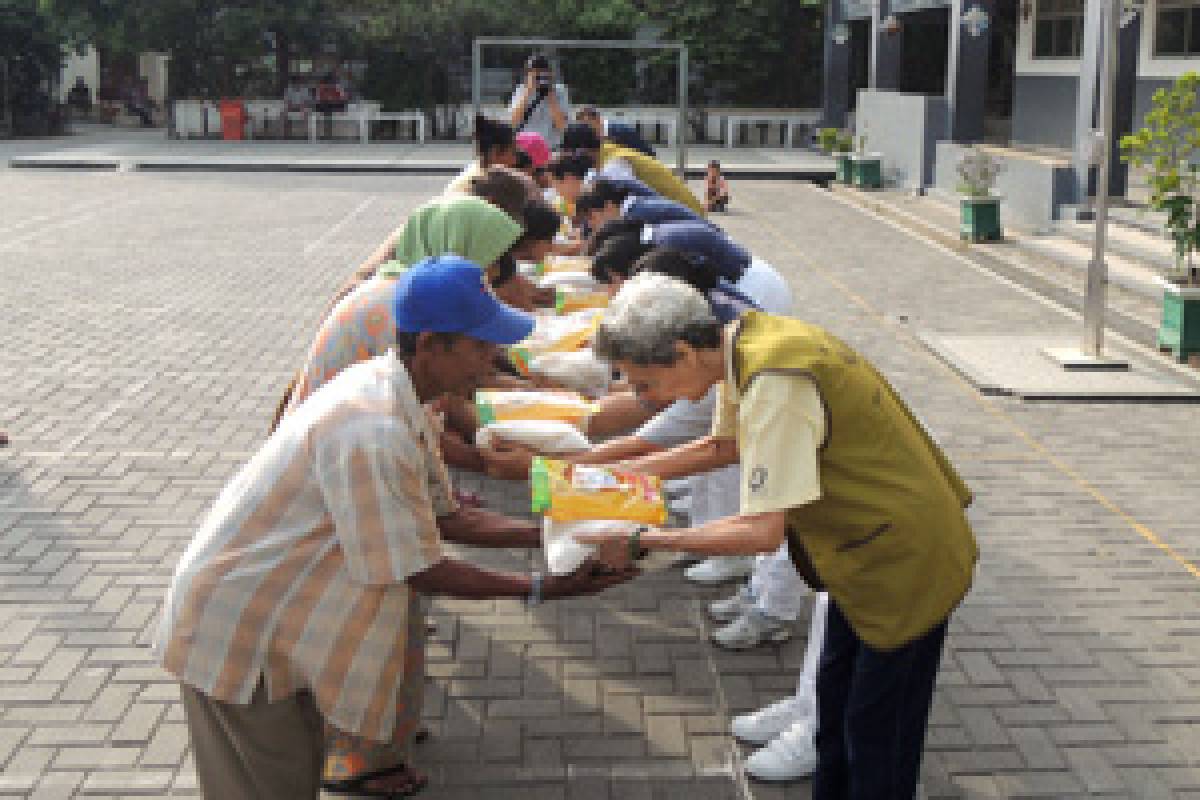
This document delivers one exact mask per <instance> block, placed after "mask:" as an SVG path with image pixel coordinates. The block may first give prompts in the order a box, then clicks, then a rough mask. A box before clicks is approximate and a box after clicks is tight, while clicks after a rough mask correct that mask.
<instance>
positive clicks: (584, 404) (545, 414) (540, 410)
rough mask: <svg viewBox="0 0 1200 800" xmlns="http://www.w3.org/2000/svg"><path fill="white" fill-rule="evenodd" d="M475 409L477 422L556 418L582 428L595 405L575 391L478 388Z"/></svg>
mask: <svg viewBox="0 0 1200 800" xmlns="http://www.w3.org/2000/svg"><path fill="white" fill-rule="evenodd" d="M475 411H476V413H477V414H478V416H479V424H480V425H490V424H491V423H493V422H498V421H507V420H516V419H536V420H557V421H559V422H566V423H569V424H571V425H574V426H575V427H576V428H579V429H581V430H582V429H583V428H584V427H585V426H586V425H587V418H588V417H589V416H591V415H592V414H593V413H595V411H596V407H595V406H594V405H592V404H591V403H589V402H588V401H587V400H586V399H585V398H584V397H583V396H582V395H580V394H577V393H575V392H559V391H549V390H547V391H535V392H525V391H509V390H503V389H480V390H479V391H477V392H476V393H475Z"/></svg>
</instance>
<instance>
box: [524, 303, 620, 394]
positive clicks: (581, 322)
mask: <svg viewBox="0 0 1200 800" xmlns="http://www.w3.org/2000/svg"><path fill="white" fill-rule="evenodd" d="M603 315H604V312H603V311H600V310H598V309H589V310H587V311H577V312H575V313H574V314H567V315H565V316H561V317H558V316H552V315H538V317H537V319H536V327H534V329H533V333H532V334H530V335H529V337H528V338H526V339H525V340H524V341H523V342H520V343H519V344H517V345H515V346H514V347H510V348H509V350H508V354H509V360H510V361H511V362H512V363H513V366H515V367H516V368H517V371H518V372H520V373H521V374H522V375H524V376H525V377H527V378H528V377H529V375H530V374H531V373H530V371H529V365H530V363H531V362H532V361H533V359H535V358H537V357H538V356H541V355H544V354H546V353H567V352H571V351H573V350H579V349H580V348H582V347H586V346H587V344H588V342H590V341H591V340H592V337H593V336H595V335H596V331H597V330H599V329H600V320H601V318H602V317H603Z"/></svg>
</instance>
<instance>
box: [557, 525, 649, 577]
mask: <svg viewBox="0 0 1200 800" xmlns="http://www.w3.org/2000/svg"><path fill="white" fill-rule="evenodd" d="M637 528H638V525H637V523H634V522H618V521H615V520H604V519H589V520H583V521H581V522H556V521H555V520H552V519H550V518H549V517H545V518H543V519H542V552H543V553H544V554H545V556H546V568H547V569H548V570H549V571H550V574H551V575H569V574H571V573H572V572H574V571H575V570H577V569H579V565H580V564H582V563H583V562H584V561H587V560H588V559H589V558H595V559H596V560H597V561H599V562H600V563H602V564H604V565H605V566H608V567H611V568H613V569H625V568H626V567H628V566H629V564H630V560H629V545H628V543H627V542H626V541H624V540H622V539H615V540H613V541H612V542H609V543H607V544H605V545H603V546H601V547H595V546H593V545H590V544H580V543H579V542H577V541H576V540H575V535H576V534H580V533H619V534H621V535H622V536H623V537H626V538H627V537H629V536H631V535H632V534H633V532H634V531H635V530H637Z"/></svg>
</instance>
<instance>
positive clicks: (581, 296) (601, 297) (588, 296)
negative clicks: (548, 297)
mask: <svg viewBox="0 0 1200 800" xmlns="http://www.w3.org/2000/svg"><path fill="white" fill-rule="evenodd" d="M556 295H557V296H556V298H555V302H554V310H555V311H557V312H558V313H559V314H571V313H574V312H576V311H585V310H587V309H605V308H608V303H609V300H610V298H609V296H608V292H595V291H588V290H584V289H570V288H562V287H559V289H558V290H557V293H556Z"/></svg>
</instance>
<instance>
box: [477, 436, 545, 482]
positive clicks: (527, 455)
mask: <svg viewBox="0 0 1200 800" xmlns="http://www.w3.org/2000/svg"><path fill="white" fill-rule="evenodd" d="M479 455H480V456H481V457H482V458H483V465H484V473H485V474H486V475H487V476H488V477H489V478H500V479H502V480H506V481H523V480H528V479H529V468H530V467H531V466H532V465H533V458H534V456H536V455H537V453H536V452H535V451H533V450H531V449H530V448H528V447H525V446H524V445H519V444H516V443H515V442H509V441H506V440H504V439H501V438H500V437H498V436H494V437H492V441H491V443H490V446H489V447H485V448H481V449H480V450H479Z"/></svg>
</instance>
